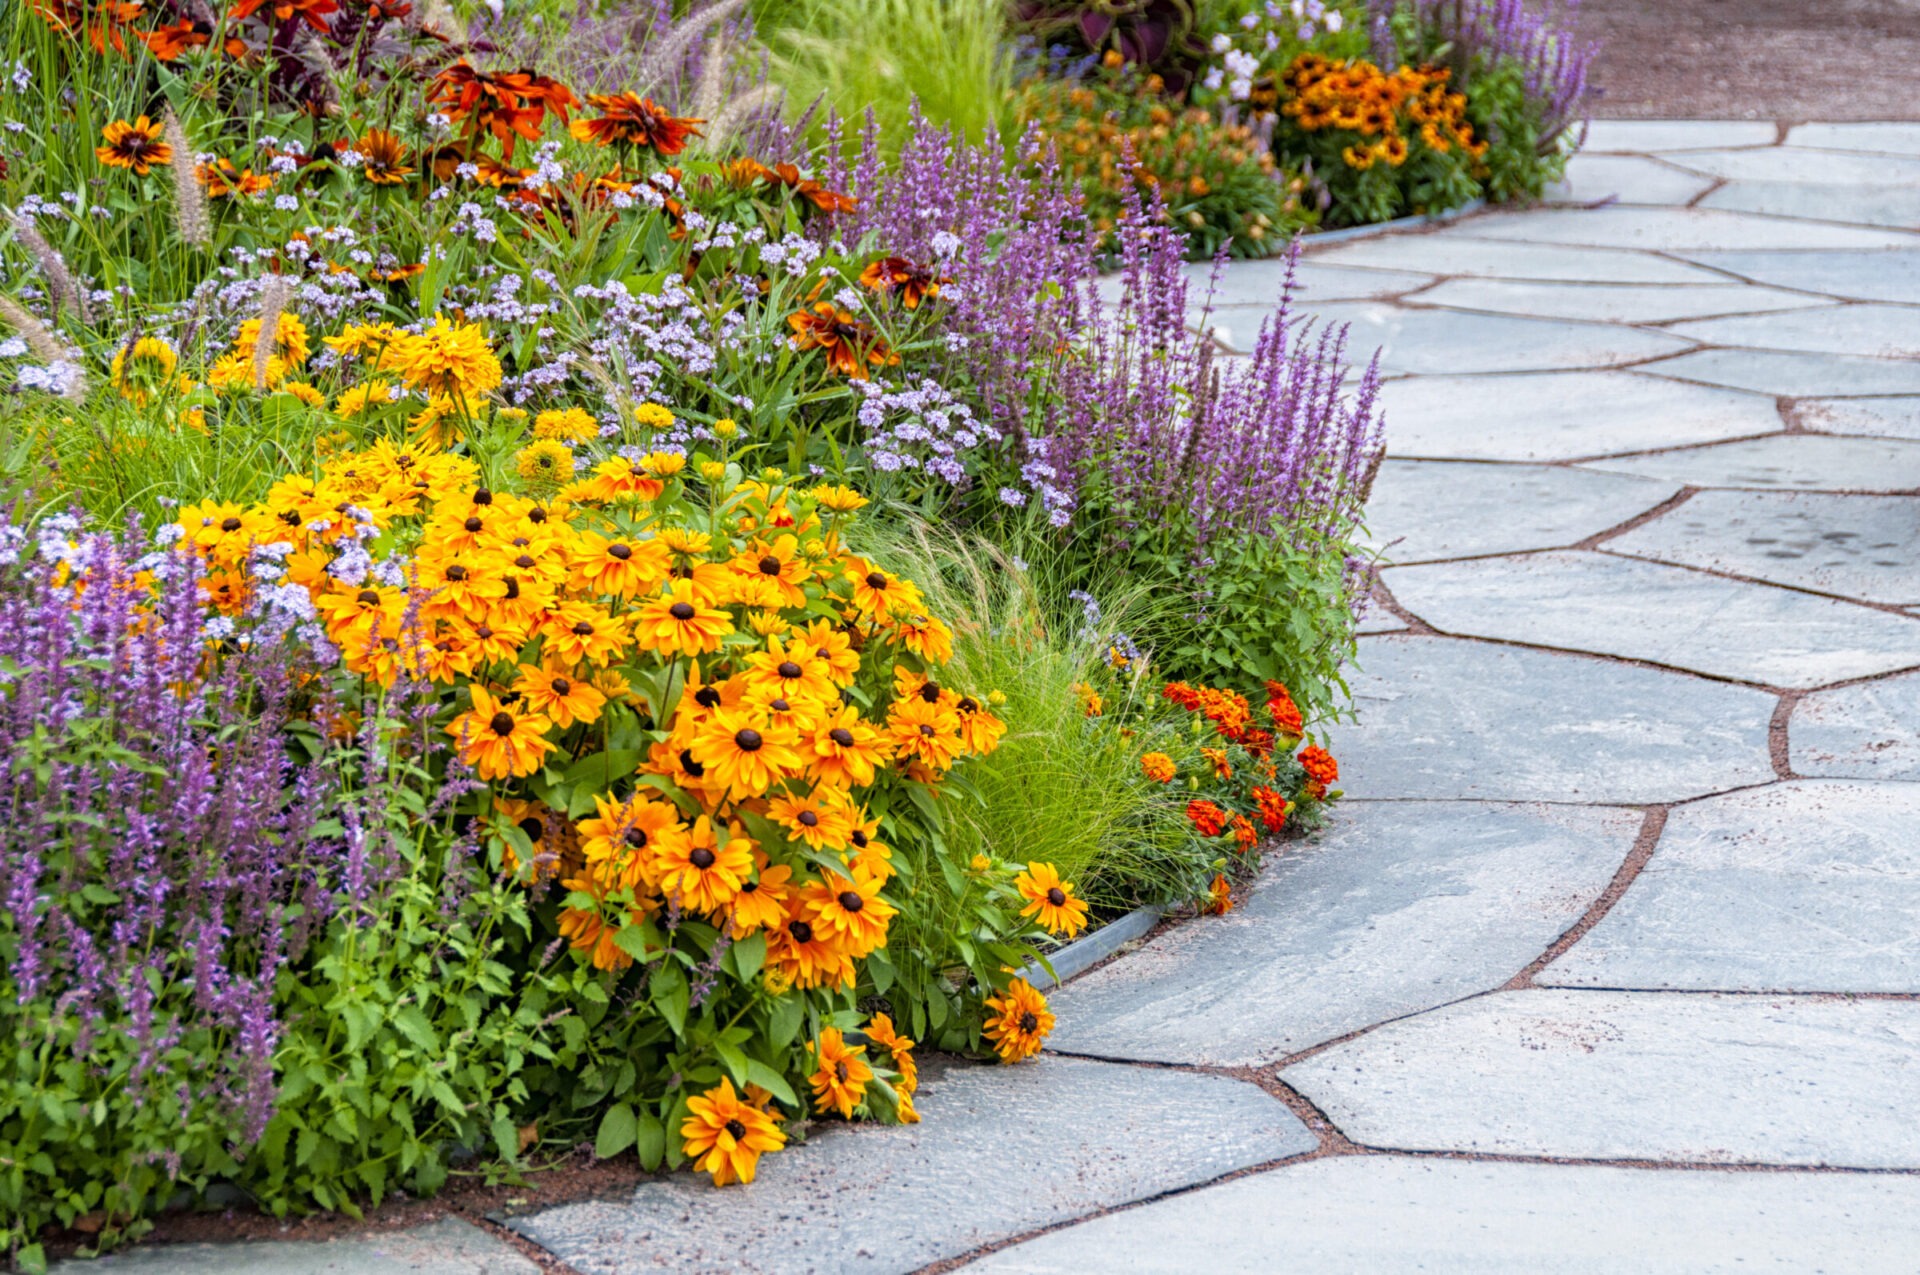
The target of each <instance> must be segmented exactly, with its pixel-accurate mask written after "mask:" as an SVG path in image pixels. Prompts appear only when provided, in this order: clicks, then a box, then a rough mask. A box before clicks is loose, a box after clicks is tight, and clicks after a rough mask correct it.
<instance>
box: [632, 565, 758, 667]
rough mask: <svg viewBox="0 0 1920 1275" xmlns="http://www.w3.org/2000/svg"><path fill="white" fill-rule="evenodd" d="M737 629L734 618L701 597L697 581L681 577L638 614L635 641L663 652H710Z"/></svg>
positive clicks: (641, 646) (675, 653) (642, 645)
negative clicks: (734, 628) (734, 627)
mask: <svg viewBox="0 0 1920 1275" xmlns="http://www.w3.org/2000/svg"><path fill="white" fill-rule="evenodd" d="M731 632H733V617H732V616H730V615H728V614H727V613H726V612H725V611H722V610H720V609H718V608H717V607H713V606H709V605H708V604H707V602H706V601H705V600H704V599H702V598H701V596H700V590H699V587H698V584H697V582H696V581H694V580H692V579H688V578H685V577H679V578H676V579H674V580H673V581H671V582H670V583H669V584H668V585H667V587H666V588H665V589H664V590H662V591H661V593H660V596H658V597H656V598H654V599H653V600H652V601H650V602H648V603H647V604H646V605H645V606H643V607H641V608H640V611H639V613H638V614H637V615H636V616H635V617H634V623H633V640H634V644H635V645H636V646H638V647H639V648H640V649H641V650H643V651H657V652H659V653H660V654H662V655H667V656H677V655H707V654H710V653H712V652H714V651H718V650H719V649H720V640H721V639H722V638H724V637H726V635H727V634H729V633H731Z"/></svg>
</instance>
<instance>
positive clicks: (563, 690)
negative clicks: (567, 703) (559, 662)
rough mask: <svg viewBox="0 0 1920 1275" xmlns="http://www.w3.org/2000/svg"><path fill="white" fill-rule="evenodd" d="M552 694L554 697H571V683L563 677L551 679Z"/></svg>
mask: <svg viewBox="0 0 1920 1275" xmlns="http://www.w3.org/2000/svg"><path fill="white" fill-rule="evenodd" d="M553 693H554V694H555V695H571V694H573V683H572V682H569V681H568V680H567V679H566V678H564V677H556V678H554V679H553Z"/></svg>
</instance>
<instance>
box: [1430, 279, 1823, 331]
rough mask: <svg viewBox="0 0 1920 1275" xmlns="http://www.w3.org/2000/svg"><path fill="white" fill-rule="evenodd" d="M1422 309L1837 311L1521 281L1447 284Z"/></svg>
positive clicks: (1755, 297)
mask: <svg viewBox="0 0 1920 1275" xmlns="http://www.w3.org/2000/svg"><path fill="white" fill-rule="evenodd" d="M1410 299H1411V300H1413V301H1415V302H1417V303H1418V304H1420V305H1443V306H1448V307H1450V308H1452V309H1455V310H1487V311H1491V312H1493V313H1495V314H1518V315H1529V316H1532V317H1535V318H1542V319H1585V320H1590V321H1593V322H1601V323H1673V322H1677V321H1679V320H1681V319H1703V318H1711V317H1713V316H1716V315H1722V314H1748V313H1757V312H1760V311H1766V310H1800V309H1806V308H1809V307H1812V306H1831V305H1833V304H1834V303H1833V302H1832V301H1830V300H1828V299H1826V298H1825V297H1810V296H1807V295H1806V294H1804V293H1800V292H1785V291H1782V290H1780V289H1777V288H1762V287H1757V286H1755V285H1753V284H1750V283H1727V282H1722V283H1718V284H1673V283H1664V284H1661V283H1583V284H1566V283H1527V282H1523V281H1520V280H1515V279H1447V280H1445V281H1443V282H1441V283H1439V284H1437V285H1435V286H1434V287H1432V288H1429V289H1427V290H1426V291H1424V292H1421V293H1420V294H1419V295H1417V296H1415V297H1412V298H1410Z"/></svg>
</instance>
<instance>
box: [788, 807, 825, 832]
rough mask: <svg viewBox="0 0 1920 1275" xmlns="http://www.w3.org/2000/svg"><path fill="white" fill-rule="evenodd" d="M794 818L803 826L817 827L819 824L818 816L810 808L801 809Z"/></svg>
mask: <svg viewBox="0 0 1920 1275" xmlns="http://www.w3.org/2000/svg"><path fill="white" fill-rule="evenodd" d="M794 818H796V819H797V820H799V822H800V825H801V826H802V827H805V828H818V827H819V826H820V816H819V815H816V814H814V813H813V811H811V810H802V811H801V812H800V813H799V814H798V815H795V816H794Z"/></svg>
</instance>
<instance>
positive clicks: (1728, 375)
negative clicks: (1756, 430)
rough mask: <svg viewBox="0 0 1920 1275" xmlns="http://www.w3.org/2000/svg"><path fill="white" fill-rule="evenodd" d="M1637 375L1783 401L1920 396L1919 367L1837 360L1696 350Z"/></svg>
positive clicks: (1833, 356)
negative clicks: (1711, 386) (1719, 387)
mask: <svg viewBox="0 0 1920 1275" xmlns="http://www.w3.org/2000/svg"><path fill="white" fill-rule="evenodd" d="M1641 370H1642V371H1644V372H1646V373H1648V374H1649V375H1653V376H1671V377H1674V378H1676V379H1678V380H1683V381H1698V382H1701V383H1703V384H1706V385H1722V386H1725V387H1727V388H1729V389H1736V390H1752V391H1754V392H1755V393H1759V394H1775V395H1779V396H1780V397H1783V398H1820V397H1829V396H1837V397H1845V396H1850V395H1886V394H1913V393H1916V392H1920V362H1908V361H1904V360H1896V359H1869V358H1850V357H1848V356H1846V355H1841V354H1792V353H1783V352H1778V351H1774V350H1697V351H1695V352H1693V353H1691V354H1682V355H1680V356H1678V357H1677V358H1671V359H1662V360H1661V361H1660V362H1658V363H1650V364H1647V365H1646V366H1645V367H1644V368H1642V369H1641Z"/></svg>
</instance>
